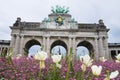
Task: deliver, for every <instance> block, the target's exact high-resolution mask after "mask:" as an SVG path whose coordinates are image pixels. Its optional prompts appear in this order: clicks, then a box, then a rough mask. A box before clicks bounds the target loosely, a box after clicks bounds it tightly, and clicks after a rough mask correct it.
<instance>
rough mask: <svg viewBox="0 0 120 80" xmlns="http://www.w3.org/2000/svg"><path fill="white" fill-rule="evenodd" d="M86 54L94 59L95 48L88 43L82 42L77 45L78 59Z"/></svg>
mask: <svg viewBox="0 0 120 80" xmlns="http://www.w3.org/2000/svg"><path fill="white" fill-rule="evenodd" d="M86 54H89V55H90V56H91V57H94V50H93V46H92V44H91V43H89V42H88V41H82V42H80V43H79V44H78V45H77V58H79V56H84V55H86Z"/></svg>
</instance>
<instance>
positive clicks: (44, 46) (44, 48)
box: [41, 36, 46, 51]
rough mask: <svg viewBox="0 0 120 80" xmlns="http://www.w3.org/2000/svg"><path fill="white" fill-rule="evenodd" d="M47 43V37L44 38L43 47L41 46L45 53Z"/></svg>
mask: <svg viewBox="0 0 120 80" xmlns="http://www.w3.org/2000/svg"><path fill="white" fill-rule="evenodd" d="M45 43H46V38H45V36H43V45H42V46H41V47H42V49H43V51H45V50H46V44H45Z"/></svg>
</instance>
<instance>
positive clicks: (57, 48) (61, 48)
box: [50, 40, 67, 56]
mask: <svg viewBox="0 0 120 80" xmlns="http://www.w3.org/2000/svg"><path fill="white" fill-rule="evenodd" d="M50 52H51V53H52V54H61V55H62V56H66V55H67V45H66V44H65V42H63V41H61V40H57V41H55V42H53V43H52V45H51V48H50Z"/></svg>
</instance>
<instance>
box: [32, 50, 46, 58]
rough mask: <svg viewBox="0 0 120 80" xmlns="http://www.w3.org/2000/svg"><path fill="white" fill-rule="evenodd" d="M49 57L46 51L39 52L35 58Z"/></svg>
mask: <svg viewBox="0 0 120 80" xmlns="http://www.w3.org/2000/svg"><path fill="white" fill-rule="evenodd" d="M47 57H48V55H47V53H46V52H44V51H41V52H38V53H36V54H35V56H34V58H35V59H37V60H45V59H47Z"/></svg>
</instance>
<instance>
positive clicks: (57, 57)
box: [52, 55, 62, 63]
mask: <svg viewBox="0 0 120 80" xmlns="http://www.w3.org/2000/svg"><path fill="white" fill-rule="evenodd" d="M61 58H62V55H53V56H52V60H53V62H54V63H58V62H60V60H61Z"/></svg>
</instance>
